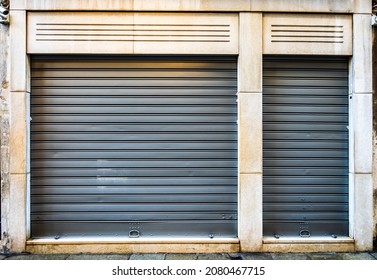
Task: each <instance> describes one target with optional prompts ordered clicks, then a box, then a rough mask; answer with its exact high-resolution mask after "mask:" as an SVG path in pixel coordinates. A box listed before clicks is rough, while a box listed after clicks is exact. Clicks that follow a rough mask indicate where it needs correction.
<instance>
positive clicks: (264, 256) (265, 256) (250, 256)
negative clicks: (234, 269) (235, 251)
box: [243, 253, 272, 260]
mask: <svg viewBox="0 0 377 280" xmlns="http://www.w3.org/2000/svg"><path fill="white" fill-rule="evenodd" d="M243 257H244V260H272V256H271V254H270V253H245V254H243Z"/></svg>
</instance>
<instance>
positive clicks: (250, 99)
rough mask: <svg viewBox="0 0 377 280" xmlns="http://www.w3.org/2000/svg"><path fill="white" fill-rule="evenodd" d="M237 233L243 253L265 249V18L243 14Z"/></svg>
mask: <svg viewBox="0 0 377 280" xmlns="http://www.w3.org/2000/svg"><path fill="white" fill-rule="evenodd" d="M239 20H240V23H239V26H240V27H239V32H240V35H239V38H240V40H239V42H240V43H239V44H240V45H239V57H238V127H239V132H238V137H239V139H238V142H239V145H238V151H239V152H238V153H239V155H238V160H239V174H238V177H239V199H238V203H239V206H238V213H239V215H238V225H239V226H238V227H239V228H238V233H239V239H240V246H241V251H243V252H251V251H261V249H262V238H263V231H262V225H263V220H262V166H263V159H262V14H261V13H240V18H239Z"/></svg>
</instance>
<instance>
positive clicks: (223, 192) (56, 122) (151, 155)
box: [31, 56, 237, 238]
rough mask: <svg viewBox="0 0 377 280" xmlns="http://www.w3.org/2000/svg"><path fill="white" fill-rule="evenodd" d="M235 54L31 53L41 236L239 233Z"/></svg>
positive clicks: (34, 222) (34, 224)
mask: <svg viewBox="0 0 377 280" xmlns="http://www.w3.org/2000/svg"><path fill="white" fill-rule="evenodd" d="M236 67H237V63H236V58H234V57H200V56H199V57H172V56H169V57H165V56H155V57H148V56H130V57H103V56H95V57H94V56H93V57H82V56H80V57H79V56H77V57H56V56H55V57H48V56H37V57H34V58H33V60H32V93H31V115H32V123H31V231H32V236H33V237H56V238H60V237H65V236H69V237H72V236H119V237H128V236H130V237H139V236H140V237H185V236H187V237H208V238H212V237H235V236H236V234H237V232H236V229H237V123H236V120H237V106H236V92H237V71H236Z"/></svg>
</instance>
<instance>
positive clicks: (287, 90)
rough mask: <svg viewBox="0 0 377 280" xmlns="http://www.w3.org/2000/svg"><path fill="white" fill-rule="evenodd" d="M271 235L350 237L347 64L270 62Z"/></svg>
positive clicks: (266, 74) (267, 213) (267, 163)
mask: <svg viewBox="0 0 377 280" xmlns="http://www.w3.org/2000/svg"><path fill="white" fill-rule="evenodd" d="M263 85H264V86H263V157H264V158H263V181H264V183H263V184H264V186H263V199H264V207H263V209H264V210H263V211H264V212H263V216H264V235H266V236H268V235H285V236H305V237H308V236H309V235H310V236H332V235H334V236H338V235H339V236H348V189H349V188H348V60H347V58H328V57H286V56H277V57H265V58H264V68H263Z"/></svg>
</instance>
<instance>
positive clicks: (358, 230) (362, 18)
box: [350, 6, 373, 251]
mask: <svg viewBox="0 0 377 280" xmlns="http://www.w3.org/2000/svg"><path fill="white" fill-rule="evenodd" d="M370 7H371V6H369V10H370ZM370 18H371V15H370V13H364V10H363V9H362V10H361V12H360V13H358V12H357V11H356V13H355V14H354V16H353V59H352V73H351V74H352V88H351V89H352V99H351V109H350V144H351V145H350V147H351V149H350V182H351V184H350V234H351V237H353V238H354V239H355V249H356V250H357V251H367V250H371V249H372V244H373V180H372V157H373V143H372V140H373V127H372V118H373V116H372V29H371V28H372V27H371V20H370Z"/></svg>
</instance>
